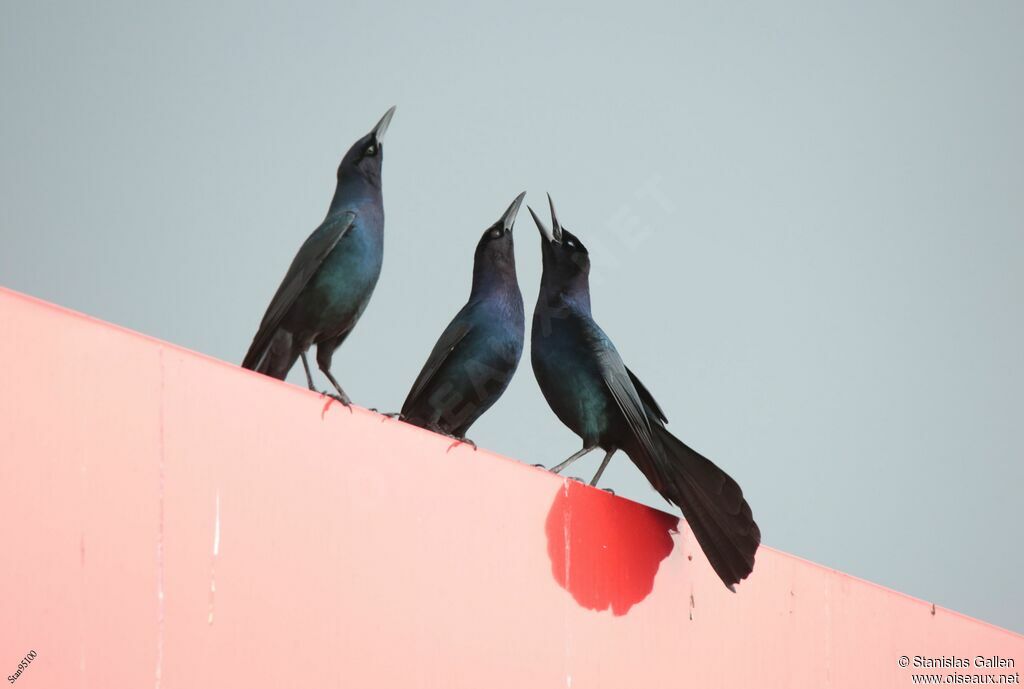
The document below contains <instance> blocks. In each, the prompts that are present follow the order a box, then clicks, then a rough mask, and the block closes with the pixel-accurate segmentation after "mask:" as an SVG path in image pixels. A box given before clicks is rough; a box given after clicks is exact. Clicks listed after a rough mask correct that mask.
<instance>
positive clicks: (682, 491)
mask: <svg viewBox="0 0 1024 689" xmlns="http://www.w3.org/2000/svg"><path fill="white" fill-rule="evenodd" d="M653 431H654V435H655V437H656V438H657V441H658V444H659V445H660V447H661V449H662V452H661V457H655V458H653V459H654V468H655V470H656V471H657V472H658V474H659V475H658V476H657V477H656V478H657V479H658V480H656V481H655V480H652V481H651V483H652V484H654V486H655V487H656V488H657V489H658V490H659V492H661V494H662V495H663V496H664V497H665V499H666V500H669V501H670V502H673V503H675V504H676V505H679V507H680V508H681V509H682V510H683V516H684V517H685V518H686V522H687V523H688V524H689V525H690V529H692V530H693V534H694V536H696V537H697V542H698V543H700V547H701V548H702V549H703V550H704V554H705V555H706V556H707V558H708V561H709V562H710V563H711V566H712V567H713V568H714V570H715V572H716V573H717V574H718V576H719V577H721V579H722V581H723V582H724V583H725V585H726V586H727V587H728V588H729V589H730V590H733V591H735V588H734V586H735V585H736V584H737V583H739V582H740V581H741V580H743V579H745V578H746V577H747V575H749V574H750V572H751V571H752V570H753V568H754V553H756V552H757V548H758V546H759V545H760V544H761V530H760V529H759V528H758V526H757V524H756V523H755V522H754V517H753V514H752V513H751V511H750V505H748V504H747V501H746V500H745V499H744V498H743V491H742V490H741V489H740V487H739V484H737V483H736V481H734V480H733V479H732V478H731V477H730V476H729V475H728V474H726V473H725V472H724V471H722V470H721V469H719V468H718V467H717V466H715V464H714V463H713V462H712V461H711V460H709V459H707V458H706V457H704V456H703V455H701V454H700V453H698V452H697V451H696V450H693V449H692V448H690V447H689V446H687V445H686V444H685V443H683V442H682V441H681V440H679V439H678V438H676V437H675V436H674V435H672V434H671V433H669V432H668V430H666V429H665V428H664V427H663V426H660V425H656V426H654V427H653ZM648 478H651V479H653V478H655V477H648Z"/></svg>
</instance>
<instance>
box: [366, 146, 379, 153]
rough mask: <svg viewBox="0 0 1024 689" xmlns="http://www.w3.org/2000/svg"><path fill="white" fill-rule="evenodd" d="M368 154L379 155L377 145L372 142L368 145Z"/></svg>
mask: <svg viewBox="0 0 1024 689" xmlns="http://www.w3.org/2000/svg"><path fill="white" fill-rule="evenodd" d="M366 155H368V156H372V155H377V147H376V146H374V145H373V144H370V145H369V146H367V147H366Z"/></svg>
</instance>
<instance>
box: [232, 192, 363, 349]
mask: <svg viewBox="0 0 1024 689" xmlns="http://www.w3.org/2000/svg"><path fill="white" fill-rule="evenodd" d="M355 220H356V214H355V212H354V211H345V212H344V213H338V214H336V215H331V216H330V217H329V218H327V219H326V220H324V222H323V224H321V225H320V227H318V228H316V230H314V231H313V234H311V235H310V236H309V239H307V240H306V241H305V243H303V245H302V248H300V249H299V253H297V254H295V258H294V259H293V260H292V264H291V266H289V268H288V272H287V273H286V274H285V276H284V280H282V281H281V286H280V287H278V288H277V292H276V293H275V294H274V298H273V299H271V300H270V306H268V307H267V312H266V314H264V316H263V321H262V322H261V323H260V327H259V330H257V331H256V336H255V337H253V338H252V344H251V345H250V346H249V351H248V352H247V353H246V355H245V359H244V360H243V361H242V366H243V367H244V368H249V369H255V368H256V367H257V366H259V363H260V360H261V359H262V358H263V356H264V354H266V351H267V347H269V346H270V342H271V340H272V339H273V338H274V333H275V332H277V328H278V326H280V325H281V321H282V320H284V317H285V314H287V313H288V309H290V308H291V307H292V304H294V303H295V299H296V297H298V296H299V293H300V292H302V290H303V288H305V286H306V284H307V283H309V280H310V278H312V277H313V275H314V274H315V273H316V271H317V270H319V269H320V266H321V265H322V264H323V262H324V259H326V258H327V255H328V254H330V253H331V251H332V250H333V249H334V247H335V246H337V245H338V242H339V241H341V238H342V237H344V236H345V233H346V232H348V231H349V230H350V229H351V228H352V225H353V224H354V223H355Z"/></svg>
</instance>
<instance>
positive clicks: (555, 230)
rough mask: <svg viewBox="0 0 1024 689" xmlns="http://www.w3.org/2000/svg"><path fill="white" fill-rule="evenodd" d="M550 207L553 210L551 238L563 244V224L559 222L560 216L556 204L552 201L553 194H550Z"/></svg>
mask: <svg viewBox="0 0 1024 689" xmlns="http://www.w3.org/2000/svg"><path fill="white" fill-rule="evenodd" d="M548 206H549V207H550V208H551V237H552V238H553V239H554V240H555V241H556V242H558V243H559V244H561V243H562V223H560V222H558V214H557V213H555V202H554V201H552V200H551V194H548Z"/></svg>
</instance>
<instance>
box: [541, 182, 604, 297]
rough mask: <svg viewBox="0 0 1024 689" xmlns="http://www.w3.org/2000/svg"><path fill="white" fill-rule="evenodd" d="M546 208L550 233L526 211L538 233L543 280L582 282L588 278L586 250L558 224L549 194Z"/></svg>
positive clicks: (588, 256)
mask: <svg viewBox="0 0 1024 689" xmlns="http://www.w3.org/2000/svg"><path fill="white" fill-rule="evenodd" d="M548 206H550V208H551V229H550V230H548V228H546V227H545V226H544V223H543V222H542V221H541V219H540V218H539V217H537V214H536V213H534V212H533V209H532V208H530V215H532V216H533V222H534V223H536V225H537V230H538V231H539V232H540V238H541V241H540V245H541V256H542V259H543V262H544V277H545V278H547V279H554V280H557V281H558V282H575V281H578V280H581V279H582V280H584V281H585V280H586V279H587V277H588V276H589V275H590V254H589V252H587V247H585V246H583V242H581V241H580V240H579V238H578V237H576V235H574V234H573V233H572V232H570V231H569V230H567V229H565V228H564V227H563V226H562V223H560V222H559V221H558V215H557V214H556V213H555V203H554V201H552V200H551V194H548Z"/></svg>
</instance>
